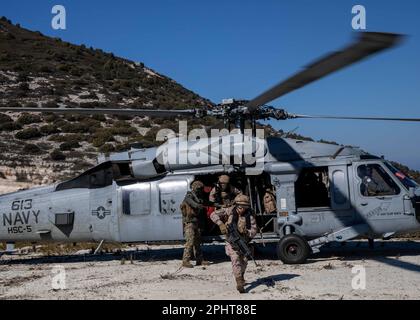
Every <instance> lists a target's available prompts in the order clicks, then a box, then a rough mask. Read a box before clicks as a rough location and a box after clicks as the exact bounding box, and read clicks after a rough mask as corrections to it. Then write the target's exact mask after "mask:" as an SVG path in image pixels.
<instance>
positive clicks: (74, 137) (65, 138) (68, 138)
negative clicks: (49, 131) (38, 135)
mask: <svg viewBox="0 0 420 320" xmlns="http://www.w3.org/2000/svg"><path fill="white" fill-rule="evenodd" d="M48 140H49V141H56V142H72V141H78V142H81V141H86V136H85V135H83V134H79V133H78V134H66V135H58V134H54V135H52V136H50V137H49V138H48Z"/></svg>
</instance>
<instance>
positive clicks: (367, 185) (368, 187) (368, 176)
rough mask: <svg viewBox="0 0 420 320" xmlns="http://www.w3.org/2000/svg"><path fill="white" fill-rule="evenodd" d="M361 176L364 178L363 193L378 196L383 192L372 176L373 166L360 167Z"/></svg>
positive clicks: (368, 195) (366, 195) (367, 195)
mask: <svg viewBox="0 0 420 320" xmlns="http://www.w3.org/2000/svg"><path fill="white" fill-rule="evenodd" d="M358 171H359V172H358V173H359V177H361V178H362V185H361V193H362V195H364V196H365V197H372V196H377V195H379V194H380V193H381V191H382V190H381V188H380V186H379V184H378V183H377V182H376V181H375V180H374V179H373V178H372V168H371V167H369V166H366V165H364V166H360V167H359V169H358Z"/></svg>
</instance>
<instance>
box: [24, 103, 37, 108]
mask: <svg viewBox="0 0 420 320" xmlns="http://www.w3.org/2000/svg"><path fill="white" fill-rule="evenodd" d="M37 107H38V104H36V103H35V102H28V103H27V104H25V108H37Z"/></svg>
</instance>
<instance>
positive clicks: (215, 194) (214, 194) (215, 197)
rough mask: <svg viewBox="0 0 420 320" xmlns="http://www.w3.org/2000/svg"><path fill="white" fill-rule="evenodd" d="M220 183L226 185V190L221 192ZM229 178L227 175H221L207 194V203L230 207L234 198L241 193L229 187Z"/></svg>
mask: <svg viewBox="0 0 420 320" xmlns="http://www.w3.org/2000/svg"><path fill="white" fill-rule="evenodd" d="M221 183H224V184H226V185H227V186H226V190H222V187H221V186H220V184H221ZM229 183H230V177H229V176H228V175H221V176H220V177H219V181H218V183H217V185H216V186H215V187H213V189H211V191H210V194H209V201H210V202H212V203H215V204H218V205H220V206H225V207H227V206H231V205H232V204H233V200H234V199H235V197H236V196H237V195H239V194H241V193H242V191H241V190H239V189H238V188H235V187H234V186H232V185H230V184H229Z"/></svg>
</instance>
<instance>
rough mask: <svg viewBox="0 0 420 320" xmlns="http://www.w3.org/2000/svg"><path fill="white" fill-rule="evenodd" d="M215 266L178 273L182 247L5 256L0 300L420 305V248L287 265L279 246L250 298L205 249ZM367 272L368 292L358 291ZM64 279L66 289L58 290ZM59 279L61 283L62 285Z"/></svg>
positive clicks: (357, 246)
mask: <svg viewBox="0 0 420 320" xmlns="http://www.w3.org/2000/svg"><path fill="white" fill-rule="evenodd" d="M204 253H205V256H206V257H207V259H208V260H210V261H211V265H209V266H206V267H195V268H193V269H184V268H180V264H181V260H180V257H181V255H182V246H180V245H155V246H148V245H138V246H133V247H129V248H127V249H125V250H124V251H123V253H122V254H121V253H107V254H102V255H97V256H92V255H88V254H86V252H85V251H81V252H78V253H75V254H72V255H62V256H50V257H47V256H43V255H40V254H34V253H31V254H27V255H3V256H2V257H1V259H0V298H1V299H206V300H209V299H234V300H236V299H264V300H266V299H331V300H336V299H419V298H420V241H410V240H394V241H387V242H378V243H376V248H375V249H374V250H371V249H369V248H368V247H367V243H366V241H354V242H350V243H348V244H347V245H346V246H343V247H341V246H337V245H335V246H332V247H330V248H325V249H324V250H323V251H322V252H321V253H320V254H317V255H314V256H312V257H311V258H310V259H309V261H308V263H306V264H304V265H297V266H292V265H284V264H283V263H282V262H281V261H279V260H277V259H276V256H275V246H273V245H267V246H266V247H259V248H258V250H257V254H256V257H257V262H258V264H259V265H260V266H259V267H256V266H255V265H254V264H253V263H250V264H249V266H248V270H247V273H246V276H245V277H246V281H247V286H246V290H247V294H242V295H240V294H238V293H237V292H236V290H235V286H234V281H233V277H232V274H231V267H230V261H229V260H228V257H226V256H225V254H224V247H223V246H222V245H220V244H213V245H206V246H204ZM359 266H362V267H364V270H365V273H366V288H365V289H354V288H353V287H352V281H353V282H355V280H353V278H354V277H355V276H361V275H362V274H361V273H360V271H358V273H357V274H356V273H352V271H354V272H355V270H354V269H353V268H354V267H356V268H357V267H359ZM59 270H64V271H65V289H58V288H57V287H56V286H53V285H54V284H57V282H58V280H57V279H60V276H58V275H57V274H58V273H57V271H59ZM61 279H62V278H61Z"/></svg>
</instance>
